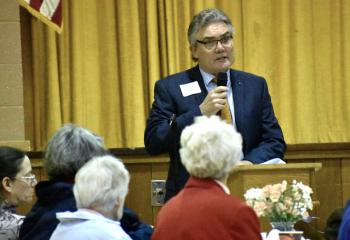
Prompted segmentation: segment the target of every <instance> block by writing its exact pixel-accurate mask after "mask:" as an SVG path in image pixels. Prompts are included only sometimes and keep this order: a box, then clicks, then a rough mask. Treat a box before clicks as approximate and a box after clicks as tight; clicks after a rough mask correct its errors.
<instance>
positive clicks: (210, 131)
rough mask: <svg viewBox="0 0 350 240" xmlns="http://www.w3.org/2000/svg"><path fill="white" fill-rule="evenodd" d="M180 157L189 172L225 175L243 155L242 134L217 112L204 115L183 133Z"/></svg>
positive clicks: (208, 176) (209, 176) (201, 174)
mask: <svg viewBox="0 0 350 240" xmlns="http://www.w3.org/2000/svg"><path fill="white" fill-rule="evenodd" d="M180 155H181V161H182V163H183V165H184V166H185V168H186V169H187V171H188V172H189V174H190V175H192V176H195V177H199V178H212V179H217V180H223V179H225V178H226V177H227V176H228V175H229V173H230V171H231V170H232V169H233V167H234V166H235V165H236V164H237V163H238V162H239V161H240V160H241V158H242V137H241V135H240V134H239V133H238V132H237V131H236V130H235V129H234V128H233V126H232V125H229V124H227V123H225V122H224V121H222V120H220V118H219V117H218V116H211V117H206V116H201V117H197V118H196V119H195V122H194V124H192V125H191V126H188V127H186V128H185V129H184V130H183V132H182V135H181V149H180Z"/></svg>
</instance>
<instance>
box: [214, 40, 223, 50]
mask: <svg viewBox="0 0 350 240" xmlns="http://www.w3.org/2000/svg"><path fill="white" fill-rule="evenodd" d="M215 50H216V51H222V50H225V47H224V45H222V43H221V41H217V43H216V47H215Z"/></svg>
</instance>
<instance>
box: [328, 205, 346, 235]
mask: <svg viewBox="0 0 350 240" xmlns="http://www.w3.org/2000/svg"><path fill="white" fill-rule="evenodd" d="M343 213H344V208H337V209H335V210H334V211H333V212H332V213H331V215H329V217H328V218H327V222H326V229H325V231H324V238H325V239H326V240H337V239H338V232H339V227H340V224H341V220H342V218H343Z"/></svg>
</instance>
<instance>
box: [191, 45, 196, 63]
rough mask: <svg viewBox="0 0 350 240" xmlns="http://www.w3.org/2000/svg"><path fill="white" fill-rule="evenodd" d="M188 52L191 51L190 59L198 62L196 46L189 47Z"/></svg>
mask: <svg viewBox="0 0 350 240" xmlns="http://www.w3.org/2000/svg"><path fill="white" fill-rule="evenodd" d="M190 51H191V55H192V59H193V60H195V61H197V60H198V54H197V45H191V46H190Z"/></svg>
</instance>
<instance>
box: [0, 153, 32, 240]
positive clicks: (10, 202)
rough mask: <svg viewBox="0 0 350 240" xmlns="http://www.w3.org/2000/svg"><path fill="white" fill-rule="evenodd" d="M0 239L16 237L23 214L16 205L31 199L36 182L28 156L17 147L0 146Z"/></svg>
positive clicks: (10, 239)
mask: <svg viewBox="0 0 350 240" xmlns="http://www.w3.org/2000/svg"><path fill="white" fill-rule="evenodd" d="M0 179H1V188H0V189H1V190H0V239H4V240H5V239H6V240H13V239H18V233H19V228H20V226H21V224H22V222H23V218H24V216H20V215H17V214H16V213H15V212H16V207H17V206H18V205H20V204H22V203H29V202H31V201H32V199H33V194H34V186H35V185H36V184H37V182H36V179H35V175H34V174H32V167H31V164H30V161H29V158H28V157H27V156H26V155H25V153H24V152H22V151H21V150H19V149H16V148H12V147H0Z"/></svg>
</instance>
